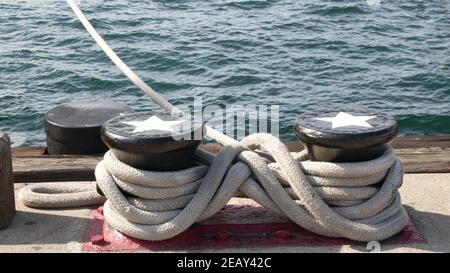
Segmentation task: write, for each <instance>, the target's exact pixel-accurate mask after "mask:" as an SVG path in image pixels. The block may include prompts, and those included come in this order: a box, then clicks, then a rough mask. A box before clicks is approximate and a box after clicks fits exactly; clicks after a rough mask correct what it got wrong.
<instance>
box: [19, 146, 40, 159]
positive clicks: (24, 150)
mask: <svg viewBox="0 0 450 273" xmlns="http://www.w3.org/2000/svg"><path fill="white" fill-rule="evenodd" d="M45 150H46V148H45V147H15V148H13V149H12V151H11V154H12V156H13V157H26V156H43V155H44V154H45Z"/></svg>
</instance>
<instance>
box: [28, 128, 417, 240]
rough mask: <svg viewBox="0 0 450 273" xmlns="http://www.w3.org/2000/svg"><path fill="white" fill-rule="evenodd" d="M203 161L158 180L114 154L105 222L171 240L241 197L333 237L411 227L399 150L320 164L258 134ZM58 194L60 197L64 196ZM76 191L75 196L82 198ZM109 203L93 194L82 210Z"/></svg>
mask: <svg viewBox="0 0 450 273" xmlns="http://www.w3.org/2000/svg"><path fill="white" fill-rule="evenodd" d="M255 149H263V150H265V151H267V153H268V154H269V155H270V156H271V157H272V158H273V160H268V159H267V158H266V157H261V156H260V155H258V153H257V152H255V151H253V150H255ZM196 158H197V160H198V161H200V162H203V163H204V164H199V165H198V166H196V167H192V168H189V169H185V170H180V171H173V172H152V171H144V170H139V169H136V168H133V167H131V166H128V165H126V164H124V163H122V162H120V161H119V160H118V159H116V158H115V157H114V155H113V154H112V152H111V151H109V152H107V153H106V154H105V156H104V159H103V161H101V162H100V163H99V164H98V166H97V168H96V170H95V176H96V179H97V183H98V185H99V186H100V188H101V190H102V191H103V192H104V194H105V195H106V197H107V201H106V203H105V208H104V214H105V220H106V221H107V222H108V223H109V224H110V225H111V226H113V227H114V228H116V229H117V230H119V231H120V232H122V233H124V234H127V235H129V236H132V237H135V238H139V239H144V240H164V239H168V238H171V237H174V236H176V235H177V234H179V233H181V232H183V231H184V230H186V229H187V228H189V227H190V226H191V225H192V224H194V223H195V222H198V221H202V220H204V219H206V218H208V217H210V216H212V215H214V214H215V213H217V212H218V211H219V210H221V209H222V208H223V207H224V206H225V205H226V204H227V202H228V201H229V200H230V199H231V198H232V197H233V196H234V195H235V194H236V193H237V192H240V193H242V194H244V195H245V196H247V197H249V198H252V199H253V200H255V201H256V202H258V203H259V204H261V205H262V206H264V207H267V208H269V209H271V210H273V211H274V212H277V213H280V214H284V215H286V216H287V217H289V218H290V219H291V220H292V221H293V222H295V223H296V224H298V225H300V226H302V227H303V228H305V229H307V230H309V231H312V232H314V233H317V234H321V235H326V236H333V237H346V238H350V239H353V240H356V241H373V240H375V241H376V240H383V239H386V238H389V237H391V236H393V235H395V234H396V233H398V232H399V231H401V230H402V229H403V228H404V227H405V226H406V225H407V224H408V222H409V218H408V215H407V213H406V211H405V210H404V208H403V207H402V205H401V202H400V195H399V193H398V191H397V189H398V188H399V187H400V186H401V183H402V179H403V171H402V165H401V163H400V161H399V160H398V159H397V158H396V157H395V155H394V152H393V150H392V149H390V150H388V151H387V152H386V153H385V154H383V155H382V156H381V157H379V158H377V159H374V160H371V161H366V162H357V163H329V162H313V161H309V160H307V154H306V152H304V151H303V152H300V153H292V154H291V153H290V152H289V151H288V150H287V148H286V146H285V145H284V144H283V143H282V142H280V141H279V140H278V139H277V138H275V137H273V136H272V135H270V134H253V135H250V136H248V137H246V138H245V139H243V140H242V141H241V142H240V143H239V144H231V145H227V146H225V147H224V149H223V150H222V151H220V152H219V153H218V154H216V155H213V154H211V153H209V152H205V151H203V150H201V149H197V151H196ZM235 159H237V161H236V162H235ZM60 185H61V186H62V187H64V185H65V184H64V183H61V184H60ZM52 186H53V189H54V190H53V192H62V189H57V187H58V186H57V185H55V184H52ZM72 187H74V186H72ZM66 188H67V186H66ZM75 188H76V187H75ZM75 188H71V191H72V192H73V191H77V192H79V191H82V190H83V189H79V190H75ZM39 190H40V193H39ZM84 190H86V189H84ZM124 192H126V193H129V194H126V195H124ZM130 194H131V195H132V196H134V197H129V196H130ZM87 196H90V198H88V197H87ZM21 197H22V200H23V201H24V204H25V205H27V206H31V207H64V206H74V205H77V203H76V199H77V197H76V196H74V195H70V194H69V195H58V194H45V193H42V186H40V185H32V186H30V187H27V188H25V189H24V190H23V191H22V192H21ZM67 198H69V199H67ZM74 199H75V200H74ZM102 201H103V199H102V197H100V196H99V195H97V194H96V193H95V192H94V189H93V188H91V189H90V190H89V189H88V192H87V193H83V194H82V198H81V200H80V203H79V204H78V205H87V204H98V203H101V202H102Z"/></svg>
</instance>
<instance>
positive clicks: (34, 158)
mask: <svg viewBox="0 0 450 273" xmlns="http://www.w3.org/2000/svg"><path fill="white" fill-rule="evenodd" d="M408 140H409V141H408ZM407 143H409V144H410V146H411V147H410V148H405V147H407ZM286 145H287V146H288V148H289V149H290V150H291V151H300V150H302V149H303V146H302V145H301V144H300V143H299V142H288V143H286ZM436 145H442V147H441V146H436ZM394 146H395V147H396V152H397V154H398V156H399V157H400V159H401V160H402V162H403V163H404V167H405V172H406V173H450V136H438V137H431V136H430V137H404V138H398V140H396V142H394ZM202 147H203V148H205V149H207V150H208V151H211V152H217V151H219V150H220V149H221V146H220V145H218V144H208V145H202ZM16 149H17V148H16ZM39 151H42V149H41V150H39V149H36V148H30V149H29V152H27V151H26V149H22V150H21V151H20V152H18V153H15V155H14V153H13V155H14V156H13V167H14V181H15V182H16V183H22V182H46V181H92V180H94V179H95V177H94V170H95V166H96V165H97V163H98V162H99V161H100V160H101V156H81V155H64V156H51V155H36V154H39Z"/></svg>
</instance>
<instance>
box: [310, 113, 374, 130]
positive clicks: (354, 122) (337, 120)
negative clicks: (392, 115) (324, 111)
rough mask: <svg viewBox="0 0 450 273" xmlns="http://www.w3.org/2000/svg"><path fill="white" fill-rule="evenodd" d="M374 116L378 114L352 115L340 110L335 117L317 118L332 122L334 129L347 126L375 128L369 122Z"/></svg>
mask: <svg viewBox="0 0 450 273" xmlns="http://www.w3.org/2000/svg"><path fill="white" fill-rule="evenodd" d="M373 118H376V116H352V115H350V114H347V113H345V112H339V113H338V114H337V115H336V116H335V117H334V118H315V119H318V120H322V121H327V122H331V128H332V129H334V128H339V127H345V126H358V127H366V128H373V126H372V125H370V124H369V123H367V121H368V120H370V119H373Z"/></svg>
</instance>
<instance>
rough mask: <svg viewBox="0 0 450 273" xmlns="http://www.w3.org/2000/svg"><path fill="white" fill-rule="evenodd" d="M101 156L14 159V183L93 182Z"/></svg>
mask: <svg viewBox="0 0 450 273" xmlns="http://www.w3.org/2000/svg"><path fill="white" fill-rule="evenodd" d="M101 159H102V157H100V156H76V155H74V156H29V157H23V156H22V157H15V158H13V169H14V182H15V183H25V182H47V181H92V180H95V177H94V170H95V166H96V165H97V163H98V162H100V160H101Z"/></svg>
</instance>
